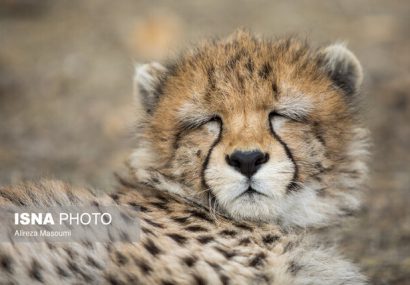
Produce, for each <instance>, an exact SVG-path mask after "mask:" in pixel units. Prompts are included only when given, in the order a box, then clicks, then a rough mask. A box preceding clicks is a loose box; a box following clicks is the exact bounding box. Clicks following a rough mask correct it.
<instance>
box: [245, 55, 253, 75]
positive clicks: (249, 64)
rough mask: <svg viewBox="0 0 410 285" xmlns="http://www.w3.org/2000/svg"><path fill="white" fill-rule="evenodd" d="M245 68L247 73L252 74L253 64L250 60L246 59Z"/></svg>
mask: <svg viewBox="0 0 410 285" xmlns="http://www.w3.org/2000/svg"><path fill="white" fill-rule="evenodd" d="M245 68H246V69H247V70H248V71H249V73H250V74H252V73H253V70H254V64H253V61H252V59H251V58H248V61H247V62H246V63H245Z"/></svg>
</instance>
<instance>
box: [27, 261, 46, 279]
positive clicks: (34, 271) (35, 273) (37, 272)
mask: <svg viewBox="0 0 410 285" xmlns="http://www.w3.org/2000/svg"><path fill="white" fill-rule="evenodd" d="M42 270H43V267H42V266H41V264H40V263H39V262H38V261H37V260H35V259H33V260H32V261H31V268H30V271H29V276H30V278H31V279H34V280H37V281H38V282H43V275H42V274H41V271H42Z"/></svg>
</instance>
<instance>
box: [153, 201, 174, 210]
mask: <svg viewBox="0 0 410 285" xmlns="http://www.w3.org/2000/svg"><path fill="white" fill-rule="evenodd" d="M150 204H151V205H152V206H154V207H157V208H159V209H162V210H168V209H169V208H168V205H167V204H166V203H164V202H152V203H150Z"/></svg>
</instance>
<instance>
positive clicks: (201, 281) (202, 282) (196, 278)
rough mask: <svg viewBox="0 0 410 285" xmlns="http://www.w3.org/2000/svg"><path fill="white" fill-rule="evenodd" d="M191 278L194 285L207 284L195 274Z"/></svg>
mask: <svg viewBox="0 0 410 285" xmlns="http://www.w3.org/2000/svg"><path fill="white" fill-rule="evenodd" d="M192 277H193V278H194V280H195V283H194V284H197V285H205V284H207V282H206V281H205V279H204V278H202V277H201V276H199V275H197V274H193V275H192Z"/></svg>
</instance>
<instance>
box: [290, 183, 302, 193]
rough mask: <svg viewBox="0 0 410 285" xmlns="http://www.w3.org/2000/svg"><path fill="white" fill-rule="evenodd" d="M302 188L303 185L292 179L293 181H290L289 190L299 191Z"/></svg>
mask: <svg viewBox="0 0 410 285" xmlns="http://www.w3.org/2000/svg"><path fill="white" fill-rule="evenodd" d="M300 188H301V186H300V185H299V184H298V183H296V182H294V181H292V182H290V183H289V185H288V188H287V191H288V192H295V191H298V190H299V189H300Z"/></svg>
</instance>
